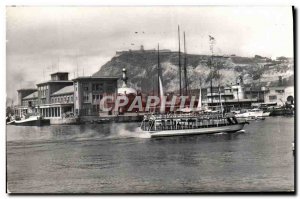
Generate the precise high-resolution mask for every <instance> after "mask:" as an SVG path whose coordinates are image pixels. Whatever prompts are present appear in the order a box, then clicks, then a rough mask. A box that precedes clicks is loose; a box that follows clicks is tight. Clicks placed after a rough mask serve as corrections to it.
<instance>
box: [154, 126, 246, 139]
mask: <svg viewBox="0 0 300 199" xmlns="http://www.w3.org/2000/svg"><path fill="white" fill-rule="evenodd" d="M244 125H245V123H240V124H234V125H228V126H220V127H208V128H197V129H182V130H165V131H148V132H149V133H150V135H151V137H167V136H182V135H199V134H210V133H221V132H227V133H233V132H237V131H240V130H242V129H243V128H244Z"/></svg>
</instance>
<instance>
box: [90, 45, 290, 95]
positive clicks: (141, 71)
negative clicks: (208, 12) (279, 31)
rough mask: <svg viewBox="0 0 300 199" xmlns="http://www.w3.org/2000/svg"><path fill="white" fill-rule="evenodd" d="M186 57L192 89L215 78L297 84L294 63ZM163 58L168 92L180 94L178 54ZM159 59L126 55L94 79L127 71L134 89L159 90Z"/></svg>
mask: <svg viewBox="0 0 300 199" xmlns="http://www.w3.org/2000/svg"><path fill="white" fill-rule="evenodd" d="M186 57H187V76H188V82H189V87H190V88H191V89H197V88H199V86H200V84H201V85H202V87H204V86H208V85H209V82H210V79H211V78H212V79H213V83H214V85H218V84H219V83H220V84H221V85H224V86H225V85H230V84H234V83H236V81H237V79H239V78H238V77H242V78H243V81H244V83H246V84H252V83H258V82H265V83H266V82H267V83H269V84H270V85H271V84H274V83H275V82H278V77H279V76H282V78H283V82H284V83H285V84H293V60H292V59H283V60H276V61H275V60H271V59H268V58H265V57H261V56H255V57H238V56H229V57H225V56H215V57H213V61H211V56H208V55H192V54H188V55H187V56H186ZM159 58H160V64H161V69H162V76H163V84H164V87H165V89H166V90H167V91H176V90H178V89H179V78H178V77H179V74H178V73H179V72H178V68H179V67H178V52H161V53H160V57H159ZM157 59H158V56H157V52H156V51H127V52H122V53H121V54H119V55H116V56H115V57H113V58H112V59H111V60H110V61H109V62H107V63H106V64H104V65H103V66H102V67H101V68H100V70H99V71H98V72H96V73H95V74H94V75H93V76H118V77H121V75H122V68H126V69H127V75H128V78H129V80H128V83H129V85H130V86H131V87H134V88H136V89H137V90H142V91H144V92H151V91H152V90H153V89H156V88H157V62H158V61H157ZM183 63H184V56H181V65H182V66H183ZM211 63H213V64H211ZM182 77H183V72H182ZM120 84H121V81H120Z"/></svg>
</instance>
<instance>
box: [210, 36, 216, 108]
mask: <svg viewBox="0 0 300 199" xmlns="http://www.w3.org/2000/svg"><path fill="white" fill-rule="evenodd" d="M214 44H215V38H214V37H212V36H210V35H209V45H210V46H209V47H210V51H211V62H210V72H211V78H210V93H211V105H213V102H214V101H213V86H212V79H213V73H212V66H213V57H214Z"/></svg>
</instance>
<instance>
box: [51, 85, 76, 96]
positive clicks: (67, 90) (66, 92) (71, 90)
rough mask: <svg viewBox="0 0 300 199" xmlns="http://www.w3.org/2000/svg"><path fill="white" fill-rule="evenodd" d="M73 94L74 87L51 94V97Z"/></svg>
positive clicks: (66, 87)
mask: <svg viewBox="0 0 300 199" xmlns="http://www.w3.org/2000/svg"><path fill="white" fill-rule="evenodd" d="M73 92H74V86H73V85H71V86H65V87H63V88H62V89H60V90H58V91H56V92H54V93H52V95H64V94H69V93H73ZM52 95H51V96H52Z"/></svg>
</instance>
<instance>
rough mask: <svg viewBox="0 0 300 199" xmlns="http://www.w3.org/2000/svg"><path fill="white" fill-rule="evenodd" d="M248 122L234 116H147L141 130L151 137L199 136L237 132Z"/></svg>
mask: <svg viewBox="0 0 300 199" xmlns="http://www.w3.org/2000/svg"><path fill="white" fill-rule="evenodd" d="M247 123H248V122H246V121H243V122H239V121H238V120H237V119H236V117H234V116H233V115H231V116H226V117H219V115H216V116H213V115H198V116H193V115H189V114H187V115H165V114H164V115H145V116H144V120H143V121H142V123H141V126H140V128H141V129H140V130H141V131H144V132H148V133H150V135H151V137H162V136H178V135H180V136H182V135H197V134H208V133H220V132H228V133H232V132H237V131H240V130H242V129H243V128H244V125H245V124H247Z"/></svg>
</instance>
